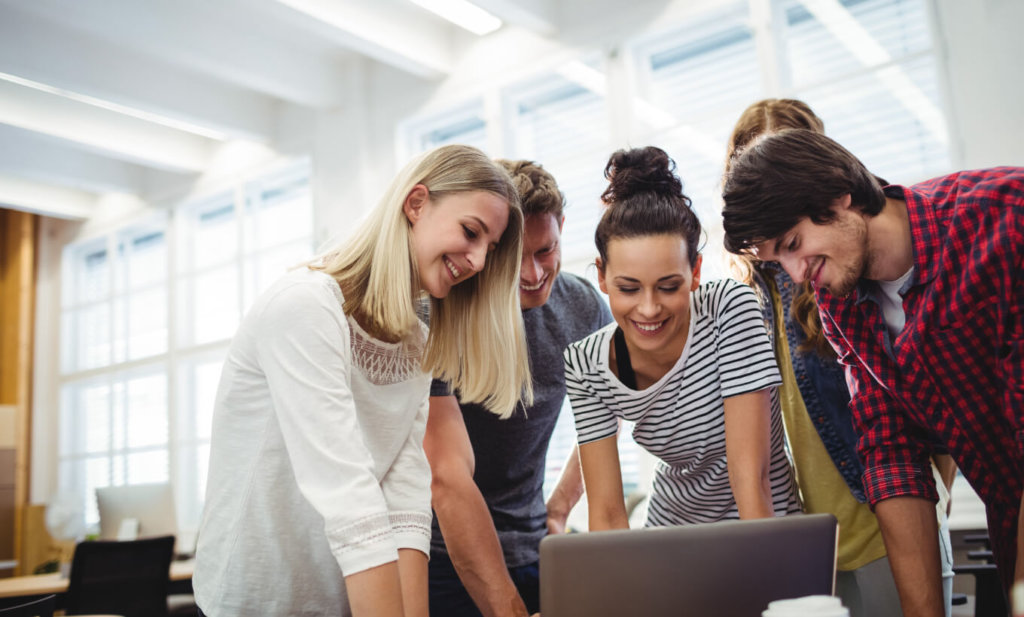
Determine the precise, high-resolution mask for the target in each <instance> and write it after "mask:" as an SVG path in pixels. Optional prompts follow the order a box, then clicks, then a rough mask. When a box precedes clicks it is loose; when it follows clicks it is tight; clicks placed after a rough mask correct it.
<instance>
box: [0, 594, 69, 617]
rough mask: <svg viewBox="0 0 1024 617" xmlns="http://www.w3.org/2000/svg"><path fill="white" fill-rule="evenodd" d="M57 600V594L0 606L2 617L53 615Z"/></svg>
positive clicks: (47, 616) (46, 616)
mask: <svg viewBox="0 0 1024 617" xmlns="http://www.w3.org/2000/svg"><path fill="white" fill-rule="evenodd" d="M56 602H57V596H55V595H49V596H43V597H41V598H36V599H35V600H32V601H30V602H25V603H24V604H19V605H17V606H10V607H7V608H0V616H2V617H53V610H54V607H55V604H56Z"/></svg>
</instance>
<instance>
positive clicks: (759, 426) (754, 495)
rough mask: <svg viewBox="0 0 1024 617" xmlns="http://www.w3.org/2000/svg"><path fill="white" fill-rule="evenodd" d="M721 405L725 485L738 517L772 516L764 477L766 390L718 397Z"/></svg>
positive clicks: (768, 402) (767, 442)
mask: <svg viewBox="0 0 1024 617" xmlns="http://www.w3.org/2000/svg"><path fill="white" fill-rule="evenodd" d="M722 406H723V408H724V413H725V456H726V467H727V469H728V472H729V487H730V488H731V489H732V495H733V498H734V499H735V500H736V508H737V510H738V511H739V515H740V518H742V519H749V518H768V517H771V516H775V512H774V510H773V509H772V489H771V483H770V481H769V478H768V469H769V467H770V466H771V456H770V453H771V421H770V418H771V397H770V393H769V391H768V390H758V391H756V392H749V393H747V394H741V395H738V396H732V397H729V398H727V399H725V400H724V401H722Z"/></svg>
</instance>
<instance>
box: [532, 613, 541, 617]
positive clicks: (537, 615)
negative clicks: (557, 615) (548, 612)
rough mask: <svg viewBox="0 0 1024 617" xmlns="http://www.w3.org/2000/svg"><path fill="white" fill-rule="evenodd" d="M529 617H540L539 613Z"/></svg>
mask: <svg viewBox="0 0 1024 617" xmlns="http://www.w3.org/2000/svg"><path fill="white" fill-rule="evenodd" d="M530 617H540V613H534V614H532V615H530Z"/></svg>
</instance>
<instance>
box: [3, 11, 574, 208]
mask: <svg viewBox="0 0 1024 617" xmlns="http://www.w3.org/2000/svg"><path fill="white" fill-rule="evenodd" d="M553 1H554V0H476V2H475V3H476V4H477V5H479V6H482V7H484V8H486V9H488V10H490V11H491V12H492V13H494V14H495V15H497V16H499V17H501V18H502V19H503V20H504V21H505V23H507V24H512V25H515V26H518V27H522V28H526V29H529V30H532V31H534V32H536V33H538V34H542V35H549V34H551V33H552V32H553V31H554V30H555V26H554V21H553V19H552V17H551V12H552V11H551V4H552V2H553ZM473 40H474V35H472V34H470V33H468V32H465V31H463V30H461V29H459V28H458V27H456V26H453V25H451V24H449V23H448V22H446V21H443V20H442V19H440V18H438V17H436V16H434V15H433V14H431V13H429V12H427V11H425V10H424V9H421V8H420V7H418V6H416V5H414V4H412V3H411V2H409V1H408V0H146V1H144V2H139V1H138V0H30V1H25V0H0V205H2V206H7V207H13V208H18V209H25V210H31V211H37V212H42V213H46V214H50V215H54V216H63V217H68V218H81V217H83V216H86V215H88V212H89V207H90V204H93V203H95V202H96V200H97V199H99V198H100V197H101V196H103V195H104V194H107V193H111V192H113V193H128V194H134V195H143V194H145V193H146V192H147V189H148V187H153V186H167V185H169V184H174V183H181V182H186V181H188V179H189V178H191V177H195V176H196V175H197V174H198V173H199V172H200V171H202V170H203V169H205V168H206V167H207V165H208V162H209V160H210V157H211V156H212V155H213V153H214V151H215V150H216V149H217V147H218V146H219V145H221V144H223V143H225V142H228V141H231V140H237V139H241V140H246V141H250V142H255V143H259V144H263V145H265V146H269V147H271V148H273V147H274V145H275V143H276V142H277V141H278V136H277V135H276V134H275V133H276V130H277V126H278V125H279V119H280V118H281V117H282V115H283V114H285V113H287V112H289V111H294V110H296V109H299V110H314V111H315V110H327V109H333V108H337V107H339V106H341V105H343V103H344V101H345V92H344V87H345V84H346V83H351V82H349V81H347V80H346V78H345V76H346V71H348V70H349V69H350V67H351V66H352V64H353V63H354V62H362V61H367V62H373V63H381V64H384V65H387V66H390V67H392V68H394V69H397V70H399V71H401V72H403V73H406V74H408V75H410V76H412V77H413V78H415V79H417V80H440V79H442V78H444V76H445V75H447V74H448V73H449V72H450V71H451V70H452V67H453V66H454V65H455V64H456V61H457V59H458V53H459V51H460V50H461V49H464V48H465V47H466V46H468V45H470V44H471V43H472V42H473Z"/></svg>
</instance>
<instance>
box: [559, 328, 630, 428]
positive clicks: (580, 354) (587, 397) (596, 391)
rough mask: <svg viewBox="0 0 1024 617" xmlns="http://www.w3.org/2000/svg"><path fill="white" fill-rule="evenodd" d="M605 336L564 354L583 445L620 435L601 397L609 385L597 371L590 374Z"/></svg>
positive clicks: (574, 346)
mask: <svg viewBox="0 0 1024 617" xmlns="http://www.w3.org/2000/svg"><path fill="white" fill-rule="evenodd" d="M604 332H605V330H601V331H599V332H596V333H594V334H592V335H591V336H588V337H587V338H585V339H583V340H581V341H578V342H576V343H573V344H572V345H569V346H568V347H567V348H566V350H565V353H564V358H565V390H566V393H567V394H568V395H569V403H570V404H571V405H572V413H573V417H574V418H575V420H576V435H577V439H578V440H579V443H581V444H584V443H589V442H591V441H597V440H599V439H604V438H605V437H611V436H613V435H615V434H616V432H617V431H618V421H617V420H616V418H615V414H614V412H612V410H611V409H609V408H608V406H607V405H606V404H605V402H604V401H603V400H602V398H601V396H600V392H601V391H604V392H605V393H607V389H608V383H607V381H606V380H604V379H602V378H601V376H600V375H595V374H594V372H593V371H588V370H586V369H587V368H589V367H590V366H593V364H596V358H597V357H598V352H599V350H600V345H602V344H604V341H605V336H603V333H604Z"/></svg>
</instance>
